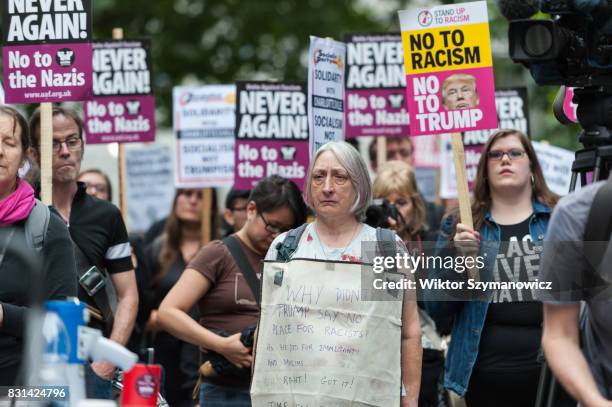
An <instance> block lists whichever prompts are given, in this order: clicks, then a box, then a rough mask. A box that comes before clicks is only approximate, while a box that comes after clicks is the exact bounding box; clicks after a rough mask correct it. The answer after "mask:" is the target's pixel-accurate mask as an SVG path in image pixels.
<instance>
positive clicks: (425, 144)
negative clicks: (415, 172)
mask: <svg viewBox="0 0 612 407" xmlns="http://www.w3.org/2000/svg"><path fill="white" fill-rule="evenodd" d="M410 143H411V144H412V157H413V160H414V162H413V165H414V166H415V167H417V168H438V167H439V166H440V153H439V147H438V140H437V139H436V137H411V138H410Z"/></svg>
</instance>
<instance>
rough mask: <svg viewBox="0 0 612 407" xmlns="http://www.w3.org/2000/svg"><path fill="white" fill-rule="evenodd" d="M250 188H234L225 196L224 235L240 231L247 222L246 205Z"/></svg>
mask: <svg viewBox="0 0 612 407" xmlns="http://www.w3.org/2000/svg"><path fill="white" fill-rule="evenodd" d="M250 193H251V191H250V190H248V189H236V188H232V189H231V190H230V191H229V192H228V193H227V196H226V197H225V210H224V211H223V221H224V223H225V224H224V229H225V234H224V236H229V235H231V234H232V233H236V232H238V231H239V230H240V229H242V227H243V226H244V224H245V223H246V207H247V203H248V200H249V194H250Z"/></svg>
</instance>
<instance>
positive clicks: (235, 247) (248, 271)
mask: <svg viewBox="0 0 612 407" xmlns="http://www.w3.org/2000/svg"><path fill="white" fill-rule="evenodd" d="M223 244H224V245H225V246H226V247H227V248H228V250H229V252H230V254H231V255H232V257H233V258H234V261H235V262H236V264H237V265H238V268H239V269H240V272H241V273H242V275H243V276H244V279H245V280H246V282H247V284H248V285H249V288H250V289H251V291H252V292H253V295H254V296H255V300H256V301H257V305H259V304H260V303H261V283H260V281H259V278H257V274H255V271H254V270H253V268H252V267H251V264H250V263H249V260H248V259H247V257H246V254H244V250H242V247H241V246H240V243H239V242H238V239H237V238H236V237H235V236H234V235H230V236H228V237H226V238H225V239H223Z"/></svg>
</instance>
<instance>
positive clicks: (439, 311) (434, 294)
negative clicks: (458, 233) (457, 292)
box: [423, 216, 466, 323]
mask: <svg viewBox="0 0 612 407" xmlns="http://www.w3.org/2000/svg"><path fill="white" fill-rule="evenodd" d="M453 224H454V218H453V217H452V216H447V217H446V218H445V219H444V220H443V221H442V225H441V227H440V232H439V233H438V235H437V236H436V247H435V250H434V256H436V257H442V258H444V257H445V256H455V254H456V253H455V250H454V248H453V246H452V244H449V243H450V242H452V236H451V233H452V231H453ZM424 277H425V278H427V279H430V280H431V279H440V280H444V281H463V280H465V278H466V277H465V273H463V274H460V273H457V272H455V270H453V269H452V268H444V264H442V267H438V266H436V267H433V268H431V269H429V270H427V272H426V275H425V276H424ZM440 297H441V291H440V290H432V289H424V290H423V300H424V303H425V310H426V311H427V313H428V314H429V315H430V316H431V317H432V318H433V319H434V321H436V323H438V322H439V321H441V320H446V319H448V318H449V317H452V316H453V315H455V314H456V313H458V312H459V310H460V309H461V307H462V305H463V303H462V302H461V301H457V300H454V301H442V300H441V299H440Z"/></svg>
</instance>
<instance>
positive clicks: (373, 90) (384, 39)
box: [344, 33, 409, 138]
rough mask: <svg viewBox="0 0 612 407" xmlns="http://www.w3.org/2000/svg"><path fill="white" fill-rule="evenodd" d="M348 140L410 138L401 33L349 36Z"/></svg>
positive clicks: (347, 45)
mask: <svg viewBox="0 0 612 407" xmlns="http://www.w3.org/2000/svg"><path fill="white" fill-rule="evenodd" d="M344 40H345V42H346V90H345V98H344V101H345V106H346V114H345V123H346V138H354V137H359V136H407V135H408V131H409V128H408V111H407V109H406V105H405V103H404V96H405V89H406V76H405V75H404V54H403V49H402V38H401V36H400V34H399V33H389V34H347V35H346V36H345V37H344Z"/></svg>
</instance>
